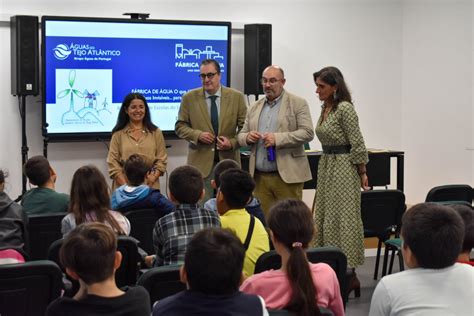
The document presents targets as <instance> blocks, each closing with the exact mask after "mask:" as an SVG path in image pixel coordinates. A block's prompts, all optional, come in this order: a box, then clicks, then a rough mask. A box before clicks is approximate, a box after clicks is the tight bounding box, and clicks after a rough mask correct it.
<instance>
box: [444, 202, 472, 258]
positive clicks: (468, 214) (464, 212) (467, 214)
mask: <svg viewBox="0 0 474 316" xmlns="http://www.w3.org/2000/svg"><path fill="white" fill-rule="evenodd" d="M450 206H451V207H452V208H453V209H454V210H455V211H456V212H457V213H458V214H459V215H460V216H461V218H462V220H463V222H464V241H463V243H462V252H466V251H469V252H470V251H471V250H472V248H474V209H472V207H469V206H467V205H460V204H453V205H450Z"/></svg>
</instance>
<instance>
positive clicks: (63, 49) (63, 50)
mask: <svg viewBox="0 0 474 316" xmlns="http://www.w3.org/2000/svg"><path fill="white" fill-rule="evenodd" d="M53 51H54V57H56V59H59V60H64V59H66V58H68V57H69V55H71V53H72V50H71V49H70V48H69V47H68V46H67V45H66V44H59V45H57V46H56V47H55V48H53Z"/></svg>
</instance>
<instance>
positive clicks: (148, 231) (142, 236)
mask: <svg viewBox="0 0 474 316" xmlns="http://www.w3.org/2000/svg"><path fill="white" fill-rule="evenodd" d="M124 215H125V216H126V217H127V218H128V220H129V221H130V227H131V228H132V230H131V231H130V236H132V237H134V238H136V239H137V240H139V241H140V244H139V246H140V248H142V249H143V250H145V251H146V252H147V253H148V254H154V253H155V248H154V247H153V228H154V227H155V223H156V221H157V220H159V219H160V216H158V212H157V211H156V210H154V209H152V208H151V209H141V210H133V211H128V212H125V213H124Z"/></svg>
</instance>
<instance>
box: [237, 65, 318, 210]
mask: <svg viewBox="0 0 474 316" xmlns="http://www.w3.org/2000/svg"><path fill="white" fill-rule="evenodd" d="M285 81H286V80H285V74H284V72H283V70H282V69H281V68H280V67H278V66H269V67H267V68H266V69H265V70H264V71H263V74H262V79H261V82H262V85H263V90H264V92H265V98H263V99H260V100H258V101H257V102H256V103H255V104H253V105H252V106H251V107H250V108H249V110H248V112H247V117H246V119H245V124H244V127H243V128H242V130H241V131H240V133H239V135H238V136H237V137H238V141H239V143H240V145H241V146H248V145H251V146H252V152H251V155H250V161H249V171H250V173H251V174H252V175H253V176H254V178H255V182H256V189H255V197H257V198H258V199H259V200H260V202H261V204H262V209H263V211H264V213H265V215H266V216H267V214H268V211H269V209H270V207H271V206H272V205H273V204H274V203H275V202H276V201H278V200H282V199H288V198H294V199H300V200H301V199H302V195H303V184H304V182H306V181H308V180H311V170H310V168H309V163H308V158H307V157H306V154H305V151H304V144H305V143H307V142H310V141H311V140H312V139H313V138H314V130H313V122H312V120H311V114H310V111H309V106H308V103H307V102H306V100H304V99H303V98H300V97H298V96H296V95H294V94H291V93H289V92H287V91H285V90H284V89H283V86H284V84H285ZM270 149H271V150H274V159H272V157H271V156H272V154H269V153H268V151H269V150H270Z"/></svg>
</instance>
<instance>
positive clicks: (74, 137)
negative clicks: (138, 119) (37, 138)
mask: <svg viewBox="0 0 474 316" xmlns="http://www.w3.org/2000/svg"><path fill="white" fill-rule="evenodd" d="M47 21H76V22H104V23H139V24H168V25H210V26H226V27H227V52H228V53H227V64H226V74H225V76H226V83H227V84H226V85H227V86H229V87H230V85H231V81H230V78H231V56H232V51H231V47H232V23H231V22H226V21H197V20H155V19H146V20H143V19H126V18H101V17H75V16H48V15H46V16H42V17H41V56H42V57H43V58H42V59H41V69H42V74H41V78H42V86H41V94H42V95H41V100H42V111H41V129H42V135H43V137H44V138H46V139H48V141H52V142H63V141H107V140H110V138H111V137H112V132H90V133H82V132H78V133H49V132H48V126H47V124H48V123H47V122H46V71H45V69H46V68H45V67H46V58H44V56H45V54H46V52H45V42H46V31H45V25H46V24H45V23H46V22H47ZM197 87H199V86H198V85H196V88H197ZM162 133H163V136H164V137H165V138H167V139H178V138H179V137H178V136H177V135H176V133H175V131H174V130H173V131H169V130H168V131H164V130H162Z"/></svg>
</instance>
